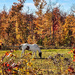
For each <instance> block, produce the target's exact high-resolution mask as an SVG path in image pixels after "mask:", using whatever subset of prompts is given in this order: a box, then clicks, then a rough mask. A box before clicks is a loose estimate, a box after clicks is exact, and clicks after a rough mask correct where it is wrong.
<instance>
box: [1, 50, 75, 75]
mask: <svg viewBox="0 0 75 75" xmlns="http://www.w3.org/2000/svg"><path fill="white" fill-rule="evenodd" d="M70 50H71V49H42V50H41V51H42V59H39V56H38V52H37V59H34V60H33V61H32V58H31V57H32V56H30V57H28V58H26V57H23V58H21V57H20V56H21V50H16V51H14V52H13V54H15V55H16V56H17V57H16V60H15V63H17V62H18V61H20V60H21V59H26V60H31V63H32V66H31V67H32V68H36V69H37V70H39V71H38V72H37V73H36V75H40V74H41V75H51V74H52V75H68V74H69V73H71V72H68V68H69V67H70V66H72V67H73V68H74V67H75V62H73V54H72V53H70V54H68V52H69V51H70ZM7 51H9V50H5V51H3V50H1V51H0V58H1V57H2V56H3V55H4V53H5V52H7ZM29 52H30V53H31V51H27V50H26V51H25V54H27V53H29ZM58 53H60V54H63V57H62V56H60V57H56V58H54V56H56V55H57V54H58ZM49 56H52V57H53V58H54V60H52V59H48V57H49ZM34 57H35V55H33V58H34ZM65 58H68V59H69V61H68V60H65ZM6 60H7V59H6ZM6 60H5V61H6ZM7 61H8V60H7ZM74 72H75V68H74Z"/></svg>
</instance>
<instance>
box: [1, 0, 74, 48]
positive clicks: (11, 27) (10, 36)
mask: <svg viewBox="0 0 75 75" xmlns="http://www.w3.org/2000/svg"><path fill="white" fill-rule="evenodd" d="M18 1H19V3H13V5H12V7H11V9H10V11H9V12H8V13H7V12H6V10H5V9H3V11H1V13H0V39H1V40H2V41H3V43H4V45H8V46H11V45H19V44H21V43H37V44H39V45H43V46H45V47H49V46H53V45H54V46H55V47H59V46H72V45H73V44H74V43H75V16H74V13H72V14H68V15H67V14H66V13H63V12H62V11H60V9H59V7H55V8H52V6H51V5H49V6H48V7H47V9H45V13H43V9H44V8H45V6H46V5H47V3H46V1H45V0H42V1H40V0H33V1H34V5H35V7H36V8H37V11H36V12H35V14H36V15H37V17H36V16H35V15H33V13H31V14H28V13H23V12H21V11H22V7H23V6H24V2H25V1H24V0H18Z"/></svg>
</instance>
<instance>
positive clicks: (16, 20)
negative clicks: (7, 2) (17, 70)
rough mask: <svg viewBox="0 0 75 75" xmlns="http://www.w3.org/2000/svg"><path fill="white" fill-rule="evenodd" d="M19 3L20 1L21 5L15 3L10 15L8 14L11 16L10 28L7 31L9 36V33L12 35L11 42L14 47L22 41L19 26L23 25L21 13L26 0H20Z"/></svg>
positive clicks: (9, 20)
mask: <svg viewBox="0 0 75 75" xmlns="http://www.w3.org/2000/svg"><path fill="white" fill-rule="evenodd" d="M18 1H19V3H13V5H12V8H11V10H10V11H9V14H8V15H9V17H8V24H9V27H7V30H6V32H7V33H8V35H9V33H11V34H10V39H11V41H10V42H11V43H12V44H13V45H14V44H16V43H18V41H19V39H20V32H18V31H19V25H20V24H21V23H22V21H21V16H22V14H21V12H20V11H21V10H22V7H23V4H24V2H25V0H18ZM9 30H10V31H9ZM12 32H13V33H12Z"/></svg>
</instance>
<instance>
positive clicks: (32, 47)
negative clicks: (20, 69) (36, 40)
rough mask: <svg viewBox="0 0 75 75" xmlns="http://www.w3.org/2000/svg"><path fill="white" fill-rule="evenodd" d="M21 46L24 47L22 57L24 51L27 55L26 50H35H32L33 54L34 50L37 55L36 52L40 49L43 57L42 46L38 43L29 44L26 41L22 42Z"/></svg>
mask: <svg viewBox="0 0 75 75" xmlns="http://www.w3.org/2000/svg"><path fill="white" fill-rule="evenodd" d="M20 47H22V52H21V57H22V54H23V53H24V55H25V50H30V51H33V52H32V55H33V54H34V52H35V56H36V52H37V50H38V52H39V56H40V58H41V57H42V52H41V50H40V48H39V47H38V45H37V44H28V43H25V44H21V45H20ZM36 57H37V56H36Z"/></svg>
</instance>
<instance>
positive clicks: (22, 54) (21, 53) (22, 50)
mask: <svg viewBox="0 0 75 75" xmlns="http://www.w3.org/2000/svg"><path fill="white" fill-rule="evenodd" d="M23 53H24V49H22V52H21V57H22V56H23Z"/></svg>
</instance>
